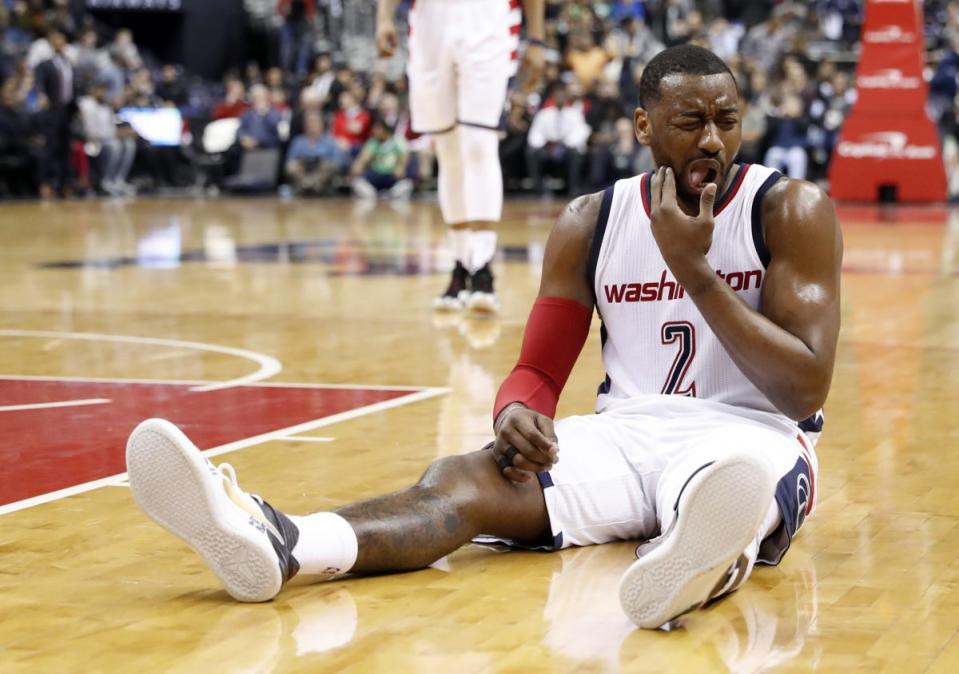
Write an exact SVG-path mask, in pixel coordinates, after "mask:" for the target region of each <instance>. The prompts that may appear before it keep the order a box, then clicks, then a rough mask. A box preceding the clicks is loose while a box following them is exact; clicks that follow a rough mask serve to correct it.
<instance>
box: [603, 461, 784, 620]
mask: <svg viewBox="0 0 959 674" xmlns="http://www.w3.org/2000/svg"><path fill="white" fill-rule="evenodd" d="M775 488H776V478H775V477H774V476H773V474H772V472H771V471H770V469H769V468H768V467H767V466H766V465H765V464H764V463H762V462H760V461H759V460H757V459H756V458H755V457H753V456H750V455H748V454H746V453H740V454H733V455H730V456H727V457H724V458H722V459H719V460H716V461H714V462H712V463H709V464H706V465H705V466H702V467H701V468H700V469H699V470H698V471H696V472H695V473H694V474H693V475H692V476H691V477H690V478H689V480H688V481H687V482H686V485H685V486H684V487H683V490H682V491H681V492H680V495H679V498H678V499H677V500H676V505H675V506H674V509H675V511H676V515H675V518H674V519H673V523H672V525H671V526H670V528H669V529H668V530H667V531H666V532H665V533H664V534H663V535H662V536H661V537H660V538H659V540H658V541H657V544H656V545H655V548H654V549H653V550H652V551H650V552H648V553H646V554H644V555H643V556H642V557H640V558H639V559H637V560H636V561H635V562H633V564H632V565H631V566H630V567H629V569H627V570H626V573H625V574H624V575H623V578H622V580H621V581H620V584H619V601H620V604H621V605H622V607H623V610H624V611H625V612H626V614H627V615H628V616H629V617H630V619H631V620H632V621H633V622H634V623H636V624H637V625H639V626H640V627H644V628H647V629H655V628H657V627H662V626H665V625H666V624H667V623H669V622H670V621H672V620H674V619H675V618H678V617H679V616H680V615H682V614H684V613H687V612H688V611H691V610H693V609H696V608H699V607H701V606H703V605H704V604H705V603H707V602H708V601H709V600H710V599H713V598H715V597H717V596H719V595H720V594H723V593H725V592H727V591H729V590H728V589H726V588H727V587H729V586H730V585H731V583H730V582H729V580H730V573H731V569H733V567H736V568H737V569H738V564H739V562H740V556H741V555H742V552H743V550H745V549H746V547H747V546H748V545H749V543H750V542H751V541H752V540H753V539H754V538H755V536H756V533H757V532H758V531H759V527H760V526H761V524H762V520H763V517H764V516H765V515H766V512H767V510H768V508H769V504H770V503H771V502H772V499H773V493H774V491H775Z"/></svg>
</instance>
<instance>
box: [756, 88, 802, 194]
mask: <svg viewBox="0 0 959 674" xmlns="http://www.w3.org/2000/svg"><path fill="white" fill-rule="evenodd" d="M806 127H807V122H806V121H805V119H804V111H803V104H802V100H800V98H799V96H797V95H795V94H786V95H785V96H783V100H782V103H781V104H780V105H779V107H778V108H776V109H774V110H773V114H772V115H771V116H770V118H769V120H768V131H767V138H768V139H769V149H768V150H766V158H765V159H764V160H763V163H764V164H765V165H766V166H770V167H772V168H779V169H784V170H785V172H786V175H788V176H789V177H790V178H795V179H797V180H805V179H806V170H807V167H808V165H809V155H808V154H807V153H806Z"/></svg>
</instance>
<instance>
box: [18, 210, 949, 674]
mask: <svg viewBox="0 0 959 674" xmlns="http://www.w3.org/2000/svg"><path fill="white" fill-rule="evenodd" d="M561 207H562V204H561V203H559V202H546V201H530V202H509V203H507V207H506V217H505V222H504V225H503V228H502V231H501V238H500V243H501V246H502V248H503V259H502V260H501V261H500V262H499V264H498V267H497V271H498V274H499V275H498V283H499V289H500V291H501V294H502V296H503V304H504V308H503V312H502V315H501V316H500V317H499V318H497V319H493V320H481V319H470V318H462V317H458V316H456V317H437V316H434V314H433V313H432V311H431V310H430V308H429V306H430V299H431V297H432V295H433V294H434V293H436V292H437V291H439V290H440V289H441V287H442V286H443V285H444V283H445V281H446V273H445V272H444V271H441V270H443V269H447V268H448V266H449V265H450V260H449V259H448V257H447V256H446V255H447V253H446V252H445V250H444V248H443V245H442V242H443V233H444V230H443V226H442V223H441V221H440V219H439V213H438V209H437V208H436V206H435V204H431V203H420V202H414V203H412V204H409V205H405V206H391V205H388V204H380V205H377V206H376V207H375V208H374V207H369V206H364V205H361V204H357V203H353V202H349V201H289V202H283V201H277V200H218V201H202V200H201V201H194V200H142V201H137V202H130V203H123V202H110V201H95V202H70V203H58V204H35V203H29V204H16V205H5V206H3V207H2V208H0V375H2V376H0V553H2V556H0V671H2V672H4V673H7V672H120V671H123V672H144V673H146V672H203V673H204V674H212V673H214V672H292V671H304V672H305V671H309V672H380V671H383V672H414V671H415V672H457V673H459V672H485V671H517V672H518V671H560V672H563V671H624V672H625V671H656V672H663V671H676V672H693V671H733V672H756V671H760V670H766V669H772V670H776V671H808V670H813V669H818V670H822V671H864V672H880V671H886V672H896V673H897V674H898V673H902V672H940V673H948V672H956V671H959V430H957V429H959V424H957V418H959V212H952V211H948V210H946V209H940V208H929V209H925V208H923V209H898V210H879V209H876V208H866V207H863V208H845V209H841V211H840V219H841V221H842V224H843V228H844V234H845V241H846V256H845V277H844V281H843V303H844V304H843V314H844V316H843V319H844V322H843V331H842V336H841V340H840V350H839V360H838V365H837V369H836V375H835V379H834V382H833V388H832V394H831V396H830V398H829V402H828V404H827V407H826V415H827V420H826V428H825V432H824V435H823V439H822V441H821V442H820V445H819V456H820V462H821V480H820V483H819V489H820V490H821V491H820V495H819V510H818V512H817V513H816V516H815V517H813V518H812V519H811V520H810V521H809V522H808V523H807V525H806V527H805V528H804V530H803V533H802V535H801V536H800V537H799V538H798V539H797V541H796V542H795V544H794V546H793V549H792V550H791V551H790V553H789V554H788V555H787V557H786V559H785V560H784V562H783V564H782V565H781V566H780V567H778V568H760V569H758V570H757V571H756V572H755V574H754V576H753V578H752V580H750V582H749V583H747V584H746V586H745V587H744V588H743V589H742V590H740V591H739V592H738V593H736V594H735V595H734V596H732V597H731V598H729V599H727V600H726V601H723V602H720V603H719V604H717V605H716V606H714V607H712V608H710V609H709V610H706V611H702V612H698V613H695V614H693V615H692V616H690V617H689V619H688V620H687V621H686V625H685V627H684V629H681V630H679V631H676V632H673V633H669V634H666V633H657V632H652V633H651V632H639V631H637V630H634V629H633V628H632V626H631V624H630V623H629V621H628V619H627V618H626V617H625V615H623V614H622V612H621V611H620V609H619V606H618V600H617V594H616V587H617V583H618V581H619V576H620V574H621V572H622V571H623V570H624V569H625V567H626V566H627V565H628V564H629V562H630V560H631V559H632V556H633V547H634V546H633V545H632V544H628V543H623V544H616V545H608V546H601V547H594V548H583V549H571V550H567V551H565V552H562V553H558V554H542V553H521V552H510V553H503V552H499V551H494V550H488V549H485V548H480V547H477V546H467V547H465V548H463V549H461V550H460V551H459V552H457V553H455V554H453V555H452V556H450V557H449V558H448V559H445V560H442V561H441V562H440V563H438V564H437V565H435V568H430V569H427V570H425V571H420V572H416V573H409V574H404V575H399V576H384V577H374V578H361V579H351V580H342V581H337V582H332V583H327V584H319V585H309V584H306V583H304V582H302V581H301V580H299V579H298V580H296V581H294V582H293V584H292V586H291V587H289V588H287V589H286V590H285V591H284V592H283V593H282V594H281V595H280V596H279V597H278V598H277V599H276V600H275V601H273V602H271V603H269V604H263V605H240V604H236V603H234V602H233V601H231V600H230V599H229V598H228V596H227V595H226V594H225V592H223V591H222V590H220V589H219V588H218V586H217V584H216V580H215V578H214V577H213V575H212V574H211V573H210V572H208V571H207V570H206V568H205V567H204V566H203V565H202V563H201V562H200V560H199V559H198V558H197V557H195V556H194V555H193V554H192V553H191V552H190V551H189V550H188V548H186V546H184V545H183V544H181V543H180V542H179V541H177V540H176V539H174V538H173V537H171V536H169V535H168V534H166V533H165V532H163V531H162V530H161V529H159V528H158V527H156V526H155V525H154V524H153V523H151V522H150V521H149V520H147V519H146V517H144V516H143V515H142V514H141V513H140V512H139V511H138V510H137V509H136V507H135V505H134V503H133V501H132V499H131V496H130V493H129V489H128V488H127V487H126V486H125V482H124V477H123V470H124V468H123V450H124V441H125V438H126V436H127V434H128V433H129V432H130V430H132V428H133V427H134V426H135V424H136V423H137V422H138V421H139V420H141V419H142V418H146V417H149V416H165V417H168V418H170V419H171V420H173V421H175V422H177V423H179V424H181V425H182V426H183V427H184V428H185V430H186V431H187V432H188V433H190V434H191V435H192V436H193V437H194V439H195V440H197V442H198V444H199V445H200V446H201V447H203V448H205V449H213V450H214V452H213V453H216V454H223V456H221V457H220V458H219V459H217V461H219V460H228V461H229V462H230V463H232V464H233V465H234V467H235V468H236V470H237V473H238V474H239V476H240V480H241V484H242V485H243V486H244V488H246V489H248V490H250V491H253V492H256V493H259V494H263V495H264V496H265V497H267V498H268V499H269V500H270V501H271V502H272V503H273V504H274V505H276V506H278V507H280V508H282V509H284V510H287V511H291V512H294V513H301V512H312V511H317V510H324V509H331V508H333V507H336V506H338V505H340V504H342V503H344V502H346V501H351V500H355V499H357V498H362V497H368V496H372V495H376V494H379V493H382V492H385V491H389V490H394V489H398V488H401V487H404V486H406V485H408V484H409V483H410V482H411V481H413V480H415V479H416V478H417V477H418V476H419V474H420V472H421V471H422V469H423V468H424V467H425V466H426V464H427V463H428V462H429V461H430V460H432V459H433V458H435V457H438V456H442V455H447V454H452V453H457V452H461V451H466V450H472V449H476V448H478V447H480V446H482V445H483V444H485V442H487V440H488V439H489V437H490V408H491V405H492V400H493V396H494V394H495V391H496V388H497V386H498V384H499V382H500V381H501V379H502V378H503V377H504V376H505V374H506V373H507V372H508V371H509V369H510V368H511V367H512V365H513V363H514V361H515V357H516V354H517V352H518V348H519V343H520V339H521V336H522V331H523V325H524V322H525V319H526V313H527V311H528V309H529V307H530V305H531V303H532V300H533V297H534V296H535V293H536V289H537V286H538V279H539V264H540V262H541V259H542V253H543V246H544V243H545V241H546V237H547V234H548V232H549V229H550V227H551V225H552V223H553V221H554V219H555V217H556V215H557V214H558V213H559V211H560V209H561ZM593 330H594V332H595V333H597V334H595V335H594V336H593V337H592V338H591V340H590V343H589V345H588V346H587V349H586V350H585V352H584V354H583V356H582V357H581V360H580V363H579V364H578V366H577V368H576V370H575V371H574V373H573V376H572V378H571V380H570V383H569V384H568V386H567V389H566V393H565V394H564V398H563V401H562V403H561V405H560V414H570V413H583V412H587V411H589V410H590V409H591V408H592V403H593V396H594V393H595V389H596V384H597V383H598V382H599V380H600V378H601V377H602V367H601V363H600V355H599V338H598V332H599V325H598V321H595V320H594V323H593Z"/></svg>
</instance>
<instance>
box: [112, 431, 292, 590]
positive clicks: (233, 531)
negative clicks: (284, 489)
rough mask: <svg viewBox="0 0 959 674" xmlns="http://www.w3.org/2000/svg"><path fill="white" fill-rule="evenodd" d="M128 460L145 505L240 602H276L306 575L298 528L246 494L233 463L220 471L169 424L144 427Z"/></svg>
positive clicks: (133, 487)
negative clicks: (297, 553)
mask: <svg viewBox="0 0 959 674" xmlns="http://www.w3.org/2000/svg"><path fill="white" fill-rule="evenodd" d="M126 458H127V472H128V474H129V477H130V488H131V490H132V491H133V498H134V499H135V500H136V502H137V505H139V506H140V508H141V509H142V510H143V512H145V513H146V514H147V515H148V516H149V517H150V519H152V520H153V521H154V522H156V523H157V524H159V525H160V526H161V527H163V528H164V529H166V530H167V531H169V532H170V533H172V534H173V535H175V536H177V537H178V538H180V539H182V540H183V541H185V542H186V543H187V544H188V545H189V546H190V547H192V548H193V549H194V550H196V552H197V553H198V554H199V555H200V556H201V557H202V558H203V560H204V561H205V562H206V563H207V565H208V566H209V567H210V569H211V570H212V571H213V573H215V574H216V576H217V578H219V579H220V582H221V583H222V584H223V587H224V588H225V589H226V591H227V592H229V593H230V595H231V596H232V597H233V598H234V599H237V600H239V601H245V602H257V601H268V600H270V599H272V598H273V597H275V596H276V595H277V593H279V591H280V588H281V587H283V583H285V582H286V581H287V580H289V579H290V578H292V577H293V576H295V575H296V573H297V571H299V569H300V565H299V563H298V562H297V561H296V559H295V558H294V557H293V554H292V551H293V547H294V546H295V545H296V542H297V540H298V538H299V530H298V529H297V528H296V525H295V524H293V522H291V521H290V519H289V518H288V517H287V516H286V515H284V514H283V513H281V512H280V511H278V510H276V509H274V508H273V507H272V506H270V504H268V503H267V502H266V501H264V500H263V499H261V498H260V497H259V496H255V495H252V494H248V493H247V492H245V491H243V490H242V489H240V487H239V485H238V484H237V481H236V473H235V472H234V471H233V467H232V466H230V465H229V464H226V463H224V464H221V465H220V466H219V467H216V466H214V465H213V464H212V463H210V461H209V460H207V459H206V458H205V457H204V456H203V455H202V454H201V453H200V450H199V449H197V447H196V445H194V444H193V443H192V442H190V440H189V438H187V437H186V435H184V434H183V432H182V431H180V429H179V428H177V427H176V426H174V425H173V424H171V423H170V422H169V421H165V420H163V419H149V420H147V421H144V422H143V423H141V424H140V425H139V426H137V427H136V429H134V431H133V433H132V434H131V435H130V439H129V440H128V441H127V457H126Z"/></svg>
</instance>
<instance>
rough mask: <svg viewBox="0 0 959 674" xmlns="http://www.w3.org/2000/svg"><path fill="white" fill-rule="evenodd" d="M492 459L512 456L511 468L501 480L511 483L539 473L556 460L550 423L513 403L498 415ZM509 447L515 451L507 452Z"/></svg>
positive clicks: (543, 416)
mask: <svg viewBox="0 0 959 674" xmlns="http://www.w3.org/2000/svg"><path fill="white" fill-rule="evenodd" d="M496 426H497V428H496V442H495V443H493V457H494V458H495V459H497V460H502V457H509V454H515V455H514V456H513V457H512V463H511V465H508V466H506V467H505V468H503V469H502V471H501V472H502V473H503V477H505V478H507V479H508V480H511V481H513V482H527V481H529V480H531V479H533V473H542V472H545V471H547V470H549V469H550V468H552V467H553V464H554V463H556V462H557V461H559V446H558V445H557V443H556V432H555V431H554V430H553V420H552V419H550V418H549V417H547V416H545V415H543V414H540V413H539V412H536V411H535V410H531V409H529V408H528V407H525V406H523V405H519V404H515V405H514V406H510V407H507V408H506V409H504V410H503V411H502V412H501V413H500V418H499V419H497V424H496ZM511 447H515V448H516V452H515V453H514V452H509V451H508V450H509V449H510V448H511Z"/></svg>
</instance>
